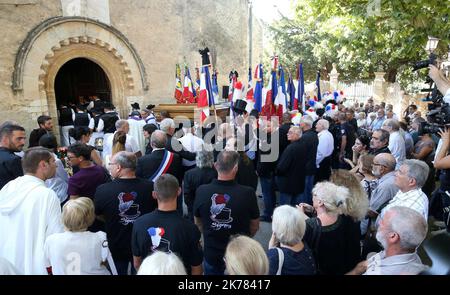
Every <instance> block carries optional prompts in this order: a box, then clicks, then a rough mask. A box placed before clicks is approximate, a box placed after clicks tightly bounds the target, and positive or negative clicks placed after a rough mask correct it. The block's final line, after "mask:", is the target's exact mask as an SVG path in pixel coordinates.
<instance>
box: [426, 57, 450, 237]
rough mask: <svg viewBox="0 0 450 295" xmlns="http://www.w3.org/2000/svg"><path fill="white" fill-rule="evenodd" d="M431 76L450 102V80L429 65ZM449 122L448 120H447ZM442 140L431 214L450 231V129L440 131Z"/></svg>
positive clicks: (445, 98) (435, 163)
mask: <svg viewBox="0 0 450 295" xmlns="http://www.w3.org/2000/svg"><path fill="white" fill-rule="evenodd" d="M429 69H430V72H429V76H430V78H431V79H432V80H433V81H434V83H435V85H436V87H437V89H438V90H439V92H441V93H442V94H443V95H444V97H443V99H442V100H443V103H450V81H449V80H447V78H446V77H445V76H444V74H443V73H442V71H440V70H439V69H438V68H437V67H436V66H434V65H430V66H429ZM446 123H448V122H446ZM438 134H439V136H440V137H441V140H440V142H439V146H438V148H437V150H436V157H435V159H434V167H435V168H436V169H439V170H441V173H440V176H439V180H440V187H439V189H437V190H436V191H435V192H434V193H433V195H432V197H431V202H430V214H431V215H433V216H434V217H435V218H436V219H438V220H443V221H444V222H445V225H446V227H447V231H449V232H450V220H449V218H450V216H449V210H450V194H449V192H450V155H449V149H450V131H449V129H448V128H445V130H442V129H441V131H440V132H438Z"/></svg>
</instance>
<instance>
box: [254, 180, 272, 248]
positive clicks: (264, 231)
mask: <svg viewBox="0 0 450 295" xmlns="http://www.w3.org/2000/svg"><path fill="white" fill-rule="evenodd" d="M256 194H257V195H258V196H262V193H261V186H260V185H259V184H258V189H257V190H256ZM258 205H259V212H260V215H262V212H263V211H264V202H263V199H262V197H261V198H259V197H258ZM271 236H272V223H268V222H260V223H259V231H258V232H257V233H256V235H255V236H254V239H255V240H257V241H258V242H260V243H261V245H262V246H263V248H264V249H265V250H267V246H268V244H269V240H270V237H271Z"/></svg>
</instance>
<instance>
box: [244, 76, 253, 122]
mask: <svg viewBox="0 0 450 295" xmlns="http://www.w3.org/2000/svg"><path fill="white" fill-rule="evenodd" d="M245 98H246V100H247V107H246V108H245V110H246V111H247V112H248V113H250V112H251V110H253V106H254V105H255V97H254V91H253V83H252V69H251V68H249V69H248V87H247V95H246V96H245Z"/></svg>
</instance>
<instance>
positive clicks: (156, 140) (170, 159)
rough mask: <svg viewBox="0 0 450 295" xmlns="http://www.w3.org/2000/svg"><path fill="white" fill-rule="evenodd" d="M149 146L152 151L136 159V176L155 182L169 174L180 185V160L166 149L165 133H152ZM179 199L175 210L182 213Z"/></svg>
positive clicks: (157, 131)
mask: <svg viewBox="0 0 450 295" xmlns="http://www.w3.org/2000/svg"><path fill="white" fill-rule="evenodd" d="M150 145H151V146H152V149H153V151H152V152H151V153H150V154H148V155H145V156H143V157H141V158H139V159H138V163H137V167H136V176H138V177H141V178H145V179H148V180H150V181H152V182H155V181H156V179H158V177H159V176H161V175H162V174H166V173H169V174H171V175H173V176H175V177H176V178H177V180H178V183H182V180H183V178H182V176H183V175H182V173H181V172H182V170H181V158H180V156H179V155H178V154H176V153H174V152H171V151H169V150H168V149H167V148H166V146H167V135H166V133H165V132H163V131H160V130H156V131H155V132H153V133H152V136H151V138H150ZM179 199H180V201H178V205H179V206H178V208H177V210H178V212H179V213H182V208H183V207H182V205H183V204H182V197H180V198H179Z"/></svg>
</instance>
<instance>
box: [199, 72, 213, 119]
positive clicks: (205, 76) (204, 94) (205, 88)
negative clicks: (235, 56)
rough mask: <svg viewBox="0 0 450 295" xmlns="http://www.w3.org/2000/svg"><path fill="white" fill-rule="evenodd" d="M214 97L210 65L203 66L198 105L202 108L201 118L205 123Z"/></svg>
mask: <svg viewBox="0 0 450 295" xmlns="http://www.w3.org/2000/svg"><path fill="white" fill-rule="evenodd" d="M211 97H212V89H211V78H210V76H209V67H208V66H207V65H206V66H203V67H202V73H201V74H200V93H199V95H198V101H197V106H198V107H199V108H201V114H200V120H201V123H203V122H204V121H205V120H206V118H208V117H209V106H210V100H211Z"/></svg>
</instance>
